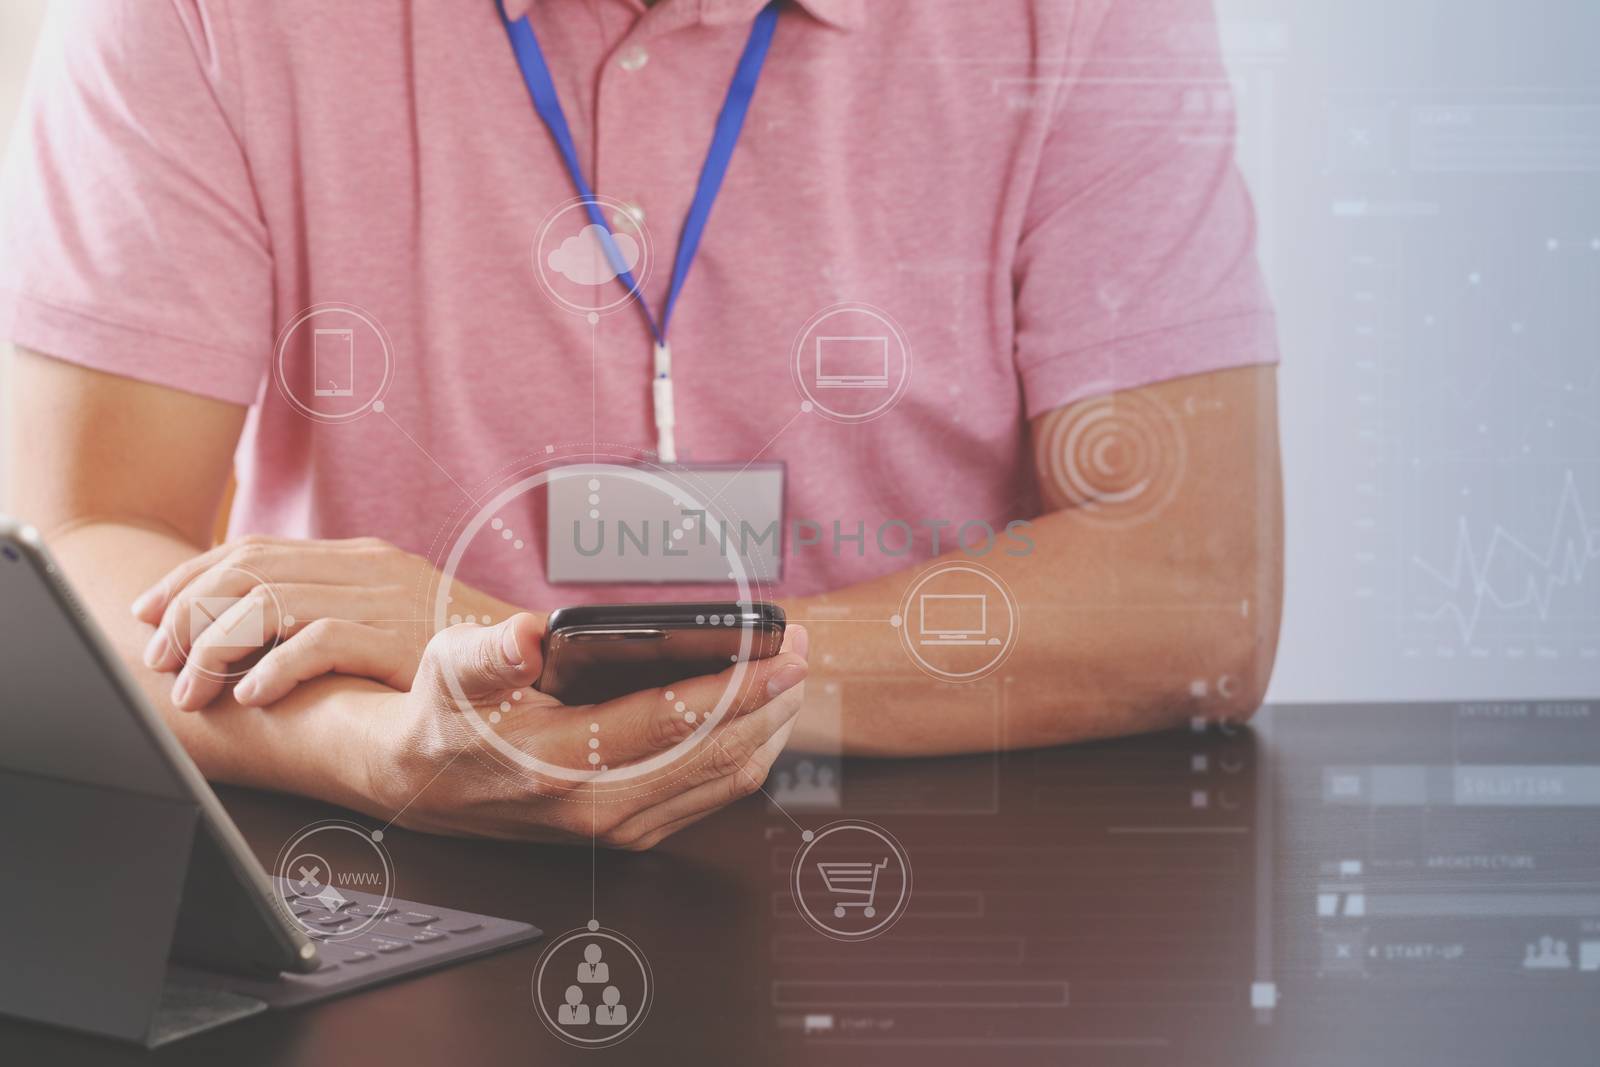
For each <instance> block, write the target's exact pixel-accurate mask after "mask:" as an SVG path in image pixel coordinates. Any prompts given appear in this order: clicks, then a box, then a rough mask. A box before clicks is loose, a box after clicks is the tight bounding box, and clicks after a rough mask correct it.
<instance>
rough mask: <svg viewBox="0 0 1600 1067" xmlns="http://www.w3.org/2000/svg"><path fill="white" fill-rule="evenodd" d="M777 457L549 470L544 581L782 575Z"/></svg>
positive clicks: (726, 579) (699, 580) (699, 581)
mask: <svg viewBox="0 0 1600 1067" xmlns="http://www.w3.org/2000/svg"><path fill="white" fill-rule="evenodd" d="M784 475H785V471H784V465H783V464H782V463H751V464H737V463H729V464H688V463H685V464H677V465H675V466H672V467H667V468H664V469H661V468H645V467H624V466H618V465H616V464H607V463H602V464H588V463H577V464H572V465H570V466H566V467H562V468H560V469H558V470H555V471H552V472H551V474H550V483H549V486H550V489H549V512H548V514H549V520H548V528H547V530H546V533H547V539H546V542H545V543H546V545H547V551H546V576H547V577H548V579H549V580H550V582H551V583H552V584H554V583H560V582H570V583H605V582H619V583H627V584H630V585H636V584H647V583H660V584H683V585H710V584H718V583H732V582H733V581H734V578H733V577H732V573H733V572H734V571H735V570H736V569H738V570H742V571H743V572H744V574H745V575H746V576H748V578H750V579H756V580H760V581H763V582H775V581H779V580H781V579H782V577H783V545H784V533H785V530H784V481H785V477H784Z"/></svg>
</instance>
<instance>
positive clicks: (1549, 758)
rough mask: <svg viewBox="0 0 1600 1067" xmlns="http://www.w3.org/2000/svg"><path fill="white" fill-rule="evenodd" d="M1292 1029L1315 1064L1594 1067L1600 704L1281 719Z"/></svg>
mask: <svg viewBox="0 0 1600 1067" xmlns="http://www.w3.org/2000/svg"><path fill="white" fill-rule="evenodd" d="M1266 730H1267V736H1269V737H1270V738H1271V746H1270V747H1271V750H1272V751H1273V752H1274V753H1275V755H1276V759H1275V761H1274V763H1275V766H1274V775H1273V776H1274V778H1275V794H1276V796H1277V802H1276V807H1277V822H1278V825H1279V826H1280V827H1281V829H1280V831H1279V832H1280V835H1281V838H1282V848H1281V849H1280V850H1279V855H1278V857H1277V864H1276V872H1275V878H1276V881H1277V883H1278V894H1277V896H1278V901H1279V904H1278V905H1277V906H1278V907H1279V909H1280V911H1281V923H1282V927H1283V929H1284V931H1285V936H1284V938H1283V944H1282V946H1281V948H1282V954H1281V960H1282V962H1281V964H1280V967H1281V969H1280V971H1279V973H1278V975H1277V977H1278V981H1279V985H1280V988H1281V990H1282V992H1283V1004H1282V1010H1281V1012H1280V1013H1279V1015H1280V1018H1279V1020H1278V1022H1279V1023H1281V1024H1282V1027H1281V1028H1282V1030H1283V1032H1284V1034H1285V1035H1288V1036H1289V1037H1290V1038H1291V1039H1292V1040H1293V1041H1295V1042H1297V1043H1299V1044H1300V1046H1301V1047H1303V1048H1313V1047H1314V1048H1315V1049H1317V1052H1318V1055H1319V1056H1321V1057H1323V1058H1322V1059H1315V1058H1312V1057H1309V1056H1308V1057H1305V1058H1303V1059H1300V1060H1298V1061H1297V1062H1327V1063H1336V1062H1345V1063H1348V1062H1353V1061H1354V1062H1368V1061H1370V1062H1410V1063H1451V1064H1464V1063H1507V1062H1519V1063H1522V1062H1538V1060H1537V1058H1536V1059H1534V1060H1529V1059H1528V1057H1529V1056H1530V1055H1531V1056H1535V1057H1537V1056H1539V1055H1543V1056H1545V1057H1548V1062H1561V1063H1593V1062H1596V1060H1597V1058H1600V1053H1597V1051H1596V1049H1597V1047H1600V1046H1597V1044H1596V1038H1597V1036H1600V1020H1597V1017H1596V1012H1595V1010H1594V1009H1595V1007H1596V1005H1600V810H1597V809H1600V701H1495V702H1474V703H1461V704H1441V705H1402V706H1395V707H1381V706H1376V707H1325V708H1294V709H1278V710H1277V711H1276V712H1274V713H1273V714H1272V715H1270V716H1269V718H1268V725H1267V728H1266Z"/></svg>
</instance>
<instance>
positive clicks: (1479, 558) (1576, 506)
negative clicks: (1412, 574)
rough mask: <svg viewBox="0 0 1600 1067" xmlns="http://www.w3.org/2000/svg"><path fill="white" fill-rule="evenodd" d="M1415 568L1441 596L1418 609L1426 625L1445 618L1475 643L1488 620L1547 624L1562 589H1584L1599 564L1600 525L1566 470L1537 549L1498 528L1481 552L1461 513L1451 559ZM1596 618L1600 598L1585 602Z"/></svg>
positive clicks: (1417, 560)
mask: <svg viewBox="0 0 1600 1067" xmlns="http://www.w3.org/2000/svg"><path fill="white" fill-rule="evenodd" d="M1411 562H1412V564H1413V565H1414V566H1415V567H1417V568H1418V569H1419V570H1420V571H1422V573H1423V574H1425V575H1427V576H1428V577H1429V578H1431V579H1432V580H1433V581H1434V582H1435V583H1437V585H1438V586H1439V587H1440V589H1441V590H1442V591H1443V592H1444V593H1445V594H1446V595H1445V597H1444V599H1443V601H1442V602H1441V603H1439V604H1438V605H1437V606H1436V607H1433V608H1429V609H1421V610H1419V611H1418V612H1417V617H1418V618H1419V619H1422V620H1424V621H1429V622H1438V621H1441V620H1448V621H1449V622H1450V623H1451V624H1452V626H1453V628H1454V630H1455V632H1456V633H1457V634H1458V635H1459V636H1460V638H1461V641H1462V642H1463V643H1465V644H1469V645H1470V644H1472V643H1473V642H1474V640H1475V639H1476V638H1477V637H1478V635H1479V630H1480V628H1481V627H1482V626H1483V625H1484V623H1485V619H1486V616H1487V615H1488V614H1489V613H1491V612H1493V613H1495V614H1496V615H1497V616H1511V617H1516V616H1528V615H1531V616H1532V617H1533V618H1534V619H1536V620H1537V621H1538V622H1541V623H1545V622H1550V621H1551V620H1552V616H1553V606H1554V604H1555V602H1556V599H1557V597H1558V596H1560V595H1561V593H1562V592H1563V591H1564V590H1568V589H1576V588H1579V587H1581V586H1583V585H1584V582H1585V579H1586V578H1587V577H1588V575H1589V573H1590V570H1591V568H1593V567H1595V566H1596V565H1597V563H1600V527H1595V526H1592V525H1590V522H1589V517H1588V514H1587V513H1586V511H1585V510H1584V506H1583V498H1582V495H1581V494H1580V492H1579V489H1578V479H1577V477H1576V475H1575V474H1574V473H1573V472H1572V471H1571V470H1568V471H1567V472H1566V475H1565V477H1564V478H1563V480H1562V486H1561V494H1560V497H1559V500H1558V502H1557V504H1556V513H1555V519H1554V522H1553V523H1552V525H1551V531H1550V537H1549V540H1548V543H1547V544H1546V545H1545V547H1543V548H1542V549H1540V548H1537V547H1534V546H1533V545H1530V544H1528V543H1527V542H1525V541H1523V540H1521V539H1519V538H1518V537H1517V536H1516V535H1514V534H1513V533H1511V532H1510V531H1509V530H1507V529H1506V528H1505V527H1504V526H1503V525H1500V524H1499V523H1496V524H1495V526H1494V529H1493V530H1492V531H1491V532H1490V534H1489V536H1488V538H1487V540H1486V542H1485V543H1483V544H1482V545H1481V547H1480V545H1479V543H1478V540H1477V539H1476V538H1475V537H1474V536H1473V529H1472V521H1471V519H1470V518H1469V517H1468V516H1466V515H1462V516H1461V517H1460V518H1459V519H1458V521H1457V524H1456V539H1455V549H1454V554H1453V556H1452V558H1451V561H1450V564H1449V566H1447V567H1444V568H1440V567H1437V566H1435V565H1433V564H1431V563H1429V562H1428V561H1427V560H1426V559H1424V558H1423V557H1421V556H1420V555H1413V556H1412V557H1411ZM1589 606H1590V608H1591V610H1592V612H1593V615H1594V620H1595V621H1597V622H1600V595H1597V596H1595V597H1594V598H1591V599H1590V600H1589Z"/></svg>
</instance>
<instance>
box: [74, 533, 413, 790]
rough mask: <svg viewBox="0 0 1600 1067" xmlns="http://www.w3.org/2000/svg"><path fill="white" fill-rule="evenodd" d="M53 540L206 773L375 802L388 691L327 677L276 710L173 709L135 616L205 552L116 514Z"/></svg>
mask: <svg viewBox="0 0 1600 1067" xmlns="http://www.w3.org/2000/svg"><path fill="white" fill-rule="evenodd" d="M46 540H47V541H48V542H49V544H50V547H51V550H52V551H53V552H54V554H55V555H56V557H57V559H58V560H59V561H60V563H61V566H62V568H63V569H64V570H65V571H66V573H67V576H68V578H69V579H70V580H71V581H72V584H73V588H74V590H75V591H76V592H77V593H78V595H79V598H80V599H81V600H82V601H83V602H84V606H85V607H86V608H87V609H88V610H89V613H90V614H91V615H92V616H93V617H94V619H95V621H96V622H98V623H99V625H100V627H101V629H102V630H104V632H105V634H106V636H107V639H108V640H109V641H110V643H111V645H112V647H113V648H114V649H115V650H116V651H117V653H118V654H119V655H120V656H121V657H122V659H123V662H124V663H125V664H126V665H127V667H128V669H129V671H130V673H131V674H132V676H133V678H134V679H135V681H136V682H137V684H138V685H139V686H140V688H142V689H143V690H144V693H145V695H146V696H147V697H148V698H149V700H150V701H151V703H152V704H153V705H154V706H155V707H156V708H157V709H158V710H159V711H160V712H161V714H162V716H163V718H164V719H165V720H166V722H167V724H168V725H169V726H170V727H171V728H172V731H173V732H174V733H175V734H176V735H177V736H178V738H179V740H180V741H182V743H183V745H184V747H185V748H186V749H187V750H188V752H189V754H190V755H191V756H192V757H193V758H194V761H195V763H196V764H197V765H198V766H199V768H200V770H201V771H202V773H204V774H205V775H206V777H208V778H211V779H214V780H218V781H224V782H232V783H235V784H240V785H250V786H256V787H260V788H269V789H282V790H287V791H291V792H296V793H304V794H307V795H309V796H314V797H318V798H321V799H323V800H328V801H332V802H334V803H338V804H343V805H345V806H348V807H355V808H362V807H364V806H366V803H367V800H366V798H368V797H370V796H371V795H372V793H371V791H370V788H369V783H368V782H367V781H366V775H367V764H366V759H365V755H364V753H365V752H366V751H367V748H366V746H365V745H364V743H363V739H364V737H365V734H366V732H367V731H369V730H372V729H375V728H379V727H380V726H381V716H379V715H377V714H375V712H376V711H378V710H379V709H380V708H382V707H385V706H387V705H386V704H385V701H386V696H385V694H386V693H387V692H388V691H387V690H386V689H385V688H384V687H382V686H379V685H377V684H376V683H372V682H365V681H361V680H357V679H352V678H346V677H341V676H328V677H324V678H320V679H318V680H316V681H315V682H312V683H308V684H306V685H302V686H300V687H299V688H297V689H296V690H295V691H294V692H293V693H292V694H291V695H290V696H289V697H287V698H285V699H284V700H282V701H280V702H278V703H277V704H275V705H273V706H272V707H270V708H266V709H261V708H244V707H240V706H238V705H237V704H236V703H235V702H234V700H233V698H232V696H231V695H230V694H229V693H228V692H224V693H223V694H222V696H220V697H219V698H217V700H216V701H215V702H214V703H213V706H212V708H210V709H208V710H206V711H204V712H201V713H191V712H182V711H178V710H176V709H175V708H174V707H173V706H172V701H171V696H170V694H171V689H172V675H170V674H162V673H158V672H156V671H153V670H151V669H150V668H148V667H146V666H145V665H144V662H143V659H142V652H143V649H144V645H145V643H146V642H147V641H148V640H149V638H150V632H151V631H150V627H148V626H146V625H144V624H142V623H140V622H138V621H137V620H135V619H134V618H133V617H132V616H131V615H130V613H129V609H128V606H129V604H130V603H132V601H133V599H134V597H136V596H137V595H138V594H139V593H140V592H142V591H143V590H144V589H146V588H147V587H148V586H149V585H151V584H152V583H153V582H155V581H157V580H159V579H160V578H161V576H162V575H163V574H165V573H166V572H167V571H168V570H170V569H171V568H172V567H174V566H176V565H177V564H179V563H180V562H182V561H183V560H185V559H187V558H189V557H191V556H193V555H194V554H195V553H196V552H197V551H198V549H197V548H196V547H195V546H194V545H191V544H189V543H187V542H186V541H184V540H183V539H182V538H180V537H178V536H177V535H176V534H172V533H167V532H163V531H161V530H159V529H154V528H150V527H146V526H140V525H133V524H128V523H121V522H117V521H113V520H102V521H95V522H86V523H81V524H77V525H72V526H69V527H66V528H64V529H62V530H60V531H57V532H55V533H54V534H51V533H50V532H49V531H46Z"/></svg>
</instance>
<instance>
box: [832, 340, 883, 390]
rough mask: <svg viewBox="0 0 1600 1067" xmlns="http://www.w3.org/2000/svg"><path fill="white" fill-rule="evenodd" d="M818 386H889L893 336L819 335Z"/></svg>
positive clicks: (858, 387)
mask: <svg viewBox="0 0 1600 1067" xmlns="http://www.w3.org/2000/svg"><path fill="white" fill-rule="evenodd" d="M817 388H818V389H887V388H889V338H887V337H818V338H817Z"/></svg>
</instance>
